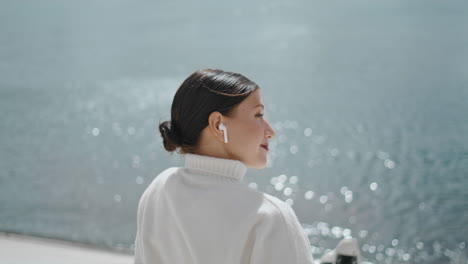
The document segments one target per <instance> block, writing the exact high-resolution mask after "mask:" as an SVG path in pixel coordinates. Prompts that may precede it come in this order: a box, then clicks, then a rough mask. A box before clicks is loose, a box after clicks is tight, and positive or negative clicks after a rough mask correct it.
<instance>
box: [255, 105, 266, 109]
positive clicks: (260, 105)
mask: <svg viewBox="0 0 468 264" xmlns="http://www.w3.org/2000/svg"><path fill="white" fill-rule="evenodd" d="M259 106H261V107H262V108H263V109H265V106H264V105H262V104H258V105H256V106H255V107H254V108H257V107H259Z"/></svg>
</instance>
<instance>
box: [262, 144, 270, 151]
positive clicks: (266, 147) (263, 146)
mask: <svg viewBox="0 0 468 264" xmlns="http://www.w3.org/2000/svg"><path fill="white" fill-rule="evenodd" d="M260 146H261V147H262V148H264V149H266V150H267V151H268V146H265V145H260Z"/></svg>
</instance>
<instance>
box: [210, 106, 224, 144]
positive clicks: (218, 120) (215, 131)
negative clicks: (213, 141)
mask: <svg viewBox="0 0 468 264" xmlns="http://www.w3.org/2000/svg"><path fill="white" fill-rule="evenodd" d="M222 123H223V115H222V114H221V113H220V112H213V113H211V114H210V116H209V117H208V126H209V129H210V131H211V134H212V135H213V136H214V137H215V138H217V139H218V140H219V141H221V142H224V131H223V130H221V129H219V125H220V124H222Z"/></svg>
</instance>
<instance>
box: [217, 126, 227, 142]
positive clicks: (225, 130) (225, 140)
mask: <svg viewBox="0 0 468 264" xmlns="http://www.w3.org/2000/svg"><path fill="white" fill-rule="evenodd" d="M218 128H219V130H223V131H224V143H228V138H227V127H226V126H225V125H224V124H223V123H221V124H219V126H218Z"/></svg>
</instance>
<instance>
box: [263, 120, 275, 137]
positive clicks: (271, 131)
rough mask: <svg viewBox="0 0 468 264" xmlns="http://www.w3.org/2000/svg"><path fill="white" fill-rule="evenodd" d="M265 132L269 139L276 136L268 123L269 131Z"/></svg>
mask: <svg viewBox="0 0 468 264" xmlns="http://www.w3.org/2000/svg"><path fill="white" fill-rule="evenodd" d="M265 132H266V136H267V137H268V138H273V137H274V136H275V135H276V133H275V130H273V128H272V127H271V126H270V124H268V123H267V130H266V131H265Z"/></svg>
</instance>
